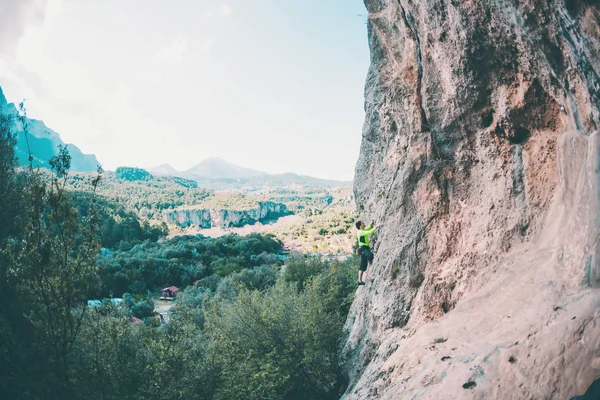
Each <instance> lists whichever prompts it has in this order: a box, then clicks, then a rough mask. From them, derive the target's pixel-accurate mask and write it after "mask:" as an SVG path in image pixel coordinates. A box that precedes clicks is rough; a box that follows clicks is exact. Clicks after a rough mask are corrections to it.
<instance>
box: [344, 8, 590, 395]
mask: <svg viewBox="0 0 600 400" xmlns="http://www.w3.org/2000/svg"><path fill="white" fill-rule="evenodd" d="M365 3H366V6H367V9H368V11H369V18H368V36H369V44H370V48H371V57H372V60H371V67H370V70H369V74H368V77H367V83H366V91H365V96H366V105H365V107H366V121H365V125H364V130H363V141H362V145H361V152H360V157H359V160H358V163H357V166H356V176H355V185H354V192H355V195H356V201H357V205H358V208H359V211H360V213H361V218H362V219H363V220H365V221H366V222H368V221H370V220H374V221H375V223H376V225H377V226H378V227H379V231H378V237H377V238H376V242H375V244H374V249H375V260H374V263H373V265H372V267H371V268H370V270H369V271H368V272H367V274H368V277H367V285H366V286H363V287H360V288H359V289H358V291H357V294H356V297H355V300H354V303H353V305H352V308H351V311H350V314H349V317H348V320H347V324H346V342H345V346H344V350H343V355H344V358H345V362H346V368H347V373H348V379H349V386H348V388H347V390H346V393H345V395H344V398H345V399H417V398H418V399H459V398H460V399H553V398H555V399H567V398H570V397H571V396H575V395H577V394H582V393H584V392H585V391H586V389H587V388H588V387H589V386H590V384H591V383H592V382H593V381H594V379H596V378H598V377H600V320H599V318H598V317H599V315H600V308H599V307H600V290H599V289H598V287H599V286H600V285H599V283H600V280H599V279H600V259H599V256H600V244H599V243H600V242H599V231H600V219H599V218H600V215H599V211H600V200H599V199H600V157H599V154H598V152H599V149H600V139H599V134H598V124H599V118H600V103H599V97H598V96H599V95H600V92H599V90H600V77H599V75H598V71H599V70H600V58H599V57H600V24H599V21H600V8H599V6H598V5H597V3H596V2H594V1H590V0H560V1H558V0H523V1H516V0H467V1H455V0H425V1H411V0H366V1H365Z"/></svg>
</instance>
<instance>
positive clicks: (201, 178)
mask: <svg viewBox="0 0 600 400" xmlns="http://www.w3.org/2000/svg"><path fill="white" fill-rule="evenodd" d="M207 164H208V165H209V166H211V167H212V166H215V165H217V166H222V167H224V169H225V172H228V173H224V172H222V171H217V172H216V173H207V172H206V171H209V172H211V171H210V169H205V170H203V169H202V168H203V167H202V166H203V165H207ZM198 166H201V168H198ZM146 170H147V171H148V172H150V173H151V174H153V175H158V176H164V175H171V176H178V177H181V178H186V179H192V180H195V181H197V182H198V183H201V184H205V185H209V186H215V185H216V186H227V185H234V186H236V185H237V186H244V185H249V186H288V185H303V186H311V185H316V186H323V187H333V186H342V185H345V184H350V181H339V180H333V179H323V178H317V177H313V176H309V175H302V174H297V173H294V172H285V173H282V174H271V173H268V172H263V171H258V170H254V169H250V168H245V167H241V166H239V165H237V164H233V163H229V162H228V161H225V160H223V159H221V158H217V157H210V158H207V159H206V160H203V161H202V162H200V163H199V164H197V165H196V166H194V167H192V168H189V169H187V170H183V171H178V170H176V169H175V168H173V166H171V165H170V164H168V163H164V164H161V165H159V166H157V167H151V168H146ZM199 171H203V173H198V172H199ZM236 171H238V172H240V173H239V174H236V173H234V172H236ZM212 172H214V171H212Z"/></svg>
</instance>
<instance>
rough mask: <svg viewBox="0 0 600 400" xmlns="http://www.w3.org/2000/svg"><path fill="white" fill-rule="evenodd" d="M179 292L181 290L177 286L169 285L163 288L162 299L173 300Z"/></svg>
mask: <svg viewBox="0 0 600 400" xmlns="http://www.w3.org/2000/svg"><path fill="white" fill-rule="evenodd" d="M177 292H179V288H178V287H177V286H169V287H167V288H164V289H162V290H161V293H162V296H161V297H160V299H161V300H173V299H174V298H175V296H177Z"/></svg>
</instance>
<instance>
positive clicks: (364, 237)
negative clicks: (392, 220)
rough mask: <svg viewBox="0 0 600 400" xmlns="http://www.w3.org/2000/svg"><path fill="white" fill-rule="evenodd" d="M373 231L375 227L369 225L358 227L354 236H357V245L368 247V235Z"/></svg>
mask: <svg viewBox="0 0 600 400" xmlns="http://www.w3.org/2000/svg"><path fill="white" fill-rule="evenodd" d="M374 233H375V227H372V226H369V227H367V228H365V229H359V230H358V232H357V233H356V237H357V238H358V245H359V246H367V247H369V245H370V242H369V236H371V235H372V234H374Z"/></svg>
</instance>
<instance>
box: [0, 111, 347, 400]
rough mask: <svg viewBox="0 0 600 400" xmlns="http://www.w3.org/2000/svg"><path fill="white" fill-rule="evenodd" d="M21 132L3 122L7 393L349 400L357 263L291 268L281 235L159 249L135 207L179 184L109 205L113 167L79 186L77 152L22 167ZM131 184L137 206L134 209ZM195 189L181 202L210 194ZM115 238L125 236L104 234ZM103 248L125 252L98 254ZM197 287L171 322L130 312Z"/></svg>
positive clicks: (0, 245) (0, 178)
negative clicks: (343, 398)
mask: <svg viewBox="0 0 600 400" xmlns="http://www.w3.org/2000/svg"><path fill="white" fill-rule="evenodd" d="M23 121H25V119H24V120H23ZM22 123H23V125H24V126H25V128H26V124H25V122H22ZM10 126H11V124H9V123H7V124H3V120H2V119H1V118H0V189H1V190H2V196H0V210H2V212H0V222H1V223H2V225H1V226H0V343H1V344H2V347H1V349H0V350H1V351H0V392H1V393H2V394H3V396H5V397H7V398H18V399H29V398H31V399H40V398H48V399H55V398H56V399H58V398H60V399H76V398H86V399H103V400H104V399H155V398H160V399H173V400H174V399H182V398H186V399H224V400H225V399H238V398H245V399H273V400H275V399H291V400H295V399H307V398H308V399H336V398H339V396H340V394H341V393H342V392H343V390H344V384H345V379H344V376H343V375H342V373H341V371H342V370H343V368H341V365H342V364H343V361H342V360H341V359H340V353H339V349H340V341H341V339H342V327H343V324H344V321H345V319H346V316H347V313H348V310H349V307H350V303H351V300H352V297H353V293H354V290H355V285H354V280H355V278H354V274H355V272H356V264H357V260H356V258H354V257H353V258H351V259H349V260H347V261H345V262H326V261H323V260H321V259H319V258H316V257H302V256H293V257H291V258H290V259H289V260H288V262H287V265H286V266H285V267H283V268H280V266H279V264H280V255H281V254H280V253H281V251H282V248H283V246H282V243H281V242H280V241H278V240H276V239H275V238H274V237H273V236H269V235H266V236H265V235H259V234H252V235H249V236H244V237H242V236H237V235H228V236H223V237H220V238H215V239H213V238H206V237H203V236H184V237H178V238H173V239H170V240H164V241H162V242H158V241H155V240H156V239H158V238H159V236H160V234H157V236H155V237H152V236H146V235H151V232H152V229H153V228H151V227H150V226H148V227H147V229H146V228H144V223H143V222H140V220H139V218H138V219H136V216H135V214H134V215H132V214H131V213H133V211H132V210H135V213H138V212H139V213H141V212H142V210H141V209H139V208H136V207H139V206H140V205H141V204H146V203H135V201H138V200H139V201H141V199H142V197H143V195H142V193H146V194H147V193H148V191H147V188H148V186H150V187H152V185H155V186H154V188H155V189H156V193H158V192H159V191H160V190H159V186H158V185H160V184H163V183H164V184H165V185H166V186H169V187H174V186H171V185H177V183H175V182H174V181H172V180H171V181H162V180H155V179H154V178H151V179H149V180H148V181H144V188H143V189H140V191H139V192H137V189H135V188H136V185H139V182H138V181H136V182H127V183H126V184H119V185H116V184H115V186H113V187H112V188H113V189H114V190H115V192H112V193H111V194H108V193H107V192H105V194H106V195H105V196H99V195H98V192H99V191H101V190H102V189H100V180H101V179H100V178H101V174H102V171H101V170H99V171H98V174H97V175H96V176H95V177H92V176H87V175H85V176H84V175H78V177H81V176H84V177H85V178H84V179H82V180H78V179H79V178H76V179H73V176H72V174H71V173H70V171H69V167H70V162H71V158H70V155H69V153H68V151H67V150H66V148H59V152H58V155H57V156H55V157H53V158H52V159H51V160H50V161H49V162H48V165H50V166H51V167H52V172H51V173H45V172H43V171H40V170H36V169H34V168H33V164H31V165H30V167H29V168H27V169H26V170H24V171H23V170H21V171H17V170H16V163H15V157H14V150H13V146H14V135H13V134H12V132H11V130H10V129H11V128H10ZM111 179H115V178H114V177H113V178H111ZM165 182H167V183H165ZM124 186H125V187H128V188H130V189H131V190H132V193H137V194H138V197H137V199H136V198H135V196H133V197H132V198H131V199H127V198H126V194H124V193H123V192H122V191H121V189H122V188H123V187H124ZM105 188H106V187H105ZM117 188H118V190H117ZM153 190H154V189H153ZM73 191H76V193H74V192H73ZM117 192H118V193H117ZM124 192H125V193H126V192H127V191H124ZM166 192H169V190H168V189H167V190H166ZM194 193H195V194H190V191H187V194H184V195H182V196H181V197H183V198H186V196H188V195H190V196H192V198H193V196H199V197H201V196H202V195H203V193H205V192H201V191H196V192H194ZM171 194H172V192H171ZM112 196H114V197H112ZM194 200H195V199H194ZM130 201H133V203H130ZM144 201H146V200H144ZM178 201H187V200H181V199H180V200H178ZM172 205H173V204H169V207H170V206H172ZM154 206H155V205H154V204H152V205H151V207H154ZM163 206H165V204H164V203H163V204H161V205H159V206H156V207H155V208H153V209H154V210H159V209H160V207H163ZM144 207H145V205H144ZM147 208H148V210H150V207H147ZM4 210H8V211H6V212H5V211H4ZM317 215H319V214H318V213H317ZM137 217H139V215H138V216H137ZM136 223H137V225H136ZM111 224H112V225H111ZM107 226H112V227H111V228H110V229H109V230H110V231H111V232H112V233H114V232H113V231H116V233H115V234H114V235H112V236H111V235H108V234H105V233H104V232H105V231H106V229H108V228H107ZM115 226H117V228H115ZM148 232H150V233H148ZM161 234H162V232H161ZM101 240H102V242H103V243H104V244H107V243H110V246H112V247H113V250H108V249H106V248H103V249H101V243H100V241H101ZM142 240H144V241H143V242H142ZM195 280H198V282H197V285H196V286H189V287H187V288H185V289H184V290H183V291H182V293H181V294H180V295H179V296H178V298H177V300H176V301H175V307H174V310H171V313H170V316H171V319H170V322H169V323H167V324H164V325H160V326H159V325H158V322H156V321H155V322H156V324H154V325H153V324H150V323H148V324H134V323H132V321H131V317H130V316H131V315H133V316H136V317H138V318H144V317H146V318H147V317H151V316H152V315H154V313H155V312H154V304H153V303H152V300H151V299H149V298H145V295H142V294H144V293H145V292H146V290H148V289H150V290H154V289H156V288H160V287H161V286H163V285H170V284H176V285H179V286H181V287H184V286H187V285H190V284H191V283H192V282H194V281H195ZM125 292H131V293H132V294H129V293H125ZM121 294H123V298H124V302H123V305H122V306H121V305H120V306H115V305H113V304H111V302H105V303H103V304H102V306H101V307H99V308H96V309H88V307H87V306H86V300H87V299H90V298H95V297H98V295H99V296H100V297H102V296H105V297H109V296H118V295H121ZM152 320H154V319H152Z"/></svg>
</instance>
